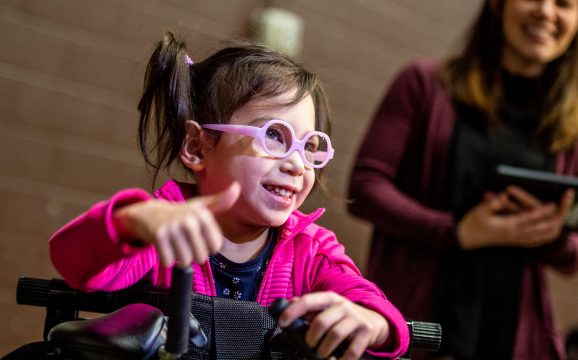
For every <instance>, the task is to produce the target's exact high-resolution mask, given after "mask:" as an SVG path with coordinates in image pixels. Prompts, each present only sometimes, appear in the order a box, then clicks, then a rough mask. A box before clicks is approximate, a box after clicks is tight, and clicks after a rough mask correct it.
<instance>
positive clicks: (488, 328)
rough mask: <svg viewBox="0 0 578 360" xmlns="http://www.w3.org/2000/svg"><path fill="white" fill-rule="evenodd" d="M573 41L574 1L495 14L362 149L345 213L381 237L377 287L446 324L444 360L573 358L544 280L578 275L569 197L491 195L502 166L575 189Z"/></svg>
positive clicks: (485, 15)
mask: <svg viewBox="0 0 578 360" xmlns="http://www.w3.org/2000/svg"><path fill="white" fill-rule="evenodd" d="M577 27H578V0H488V1H486V2H485V4H484V5H483V7H482V11H481V13H480V15H479V17H478V18H477V19H476V21H475V23H474V24H473V26H472V28H471V31H470V33H469V36H468V37H467V39H466V42H465V46H464V48H463V51H462V52H461V54H459V55H458V56H456V57H452V58H448V59H446V60H445V61H443V62H436V61H431V60H420V61H416V62H414V63H411V64H409V65H408V66H406V67H405V68H404V69H403V70H402V71H401V72H400V73H399V75H398V76H397V78H396V79H395V80H394V82H393V84H392V85H391V87H390V89H389V91H388V92H387V94H386V96H385V98H384V100H383V102H382V103H381V105H380V107H379V108H378V110H377V113H376V115H375V117H374V119H373V122H372V123H371V125H370V127H369V129H368V132H367V134H366V136H365V139H364V141H363V143H362V146H361V149H360V151H359V154H358V158H357V160H356V163H355V166H354V169H353V172H352V177H351V183H350V196H351V198H352V199H353V202H352V204H351V205H350V211H351V212H352V213H353V214H354V215H356V216H359V217H361V218H363V219H366V220H368V221H370V222H371V223H372V225H373V226H374V234H373V242H372V248H371V255H370V263H369V268H368V275H369V277H370V279H371V280H373V281H374V282H376V283H377V284H378V285H380V286H381V288H382V289H387V291H388V295H389V297H390V299H391V300H392V302H393V303H394V304H396V305H397V306H398V307H399V308H400V309H401V310H402V312H403V313H404V315H406V316H408V317H412V318H415V319H419V320H431V321H439V322H441V323H442V326H443V330H444V338H443V341H442V355H446V356H447V357H448V358H449V359H525V360H527V359H542V360H543V359H560V358H563V356H564V355H563V352H564V351H563V343H562V339H561V337H560V335H559V334H558V333H557V332H556V329H555V326H554V323H553V314H552V307H551V301H550V298H549V295H548V290H547V288H546V284H545V276H544V272H543V271H544V270H543V268H544V266H545V265H548V266H551V267H553V268H554V269H556V270H559V271H561V272H566V273H570V272H573V271H575V270H576V269H577V268H578V255H577V253H578V237H577V234H576V233H575V232H573V231H569V230H568V228H567V227H565V226H564V225H565V219H566V217H567V215H568V213H569V211H570V209H571V207H572V204H573V203H574V191H572V190H568V191H566V192H565V193H564V194H563V196H562V197H561V198H560V199H559V201H557V202H545V201H542V200H540V199H539V198H538V197H537V196H535V195H533V194H531V193H529V192H527V191H525V190H524V189H522V188H520V187H517V186H512V185H509V186H505V187H503V188H498V189H496V188H492V187H490V185H489V184H490V183H491V179H492V174H493V173H494V172H495V168H496V166H497V165H499V164H507V165H513V166H519V167H525V168H531V169H537V170H545V171H556V172H558V173H563V174H571V175H578V146H577V139H578V111H577V108H576V104H577V102H578V58H577V56H578V55H577V54H578V52H577V50H578V44H577V40H576V32H577ZM418 356H419V355H418ZM422 356H423V355H422Z"/></svg>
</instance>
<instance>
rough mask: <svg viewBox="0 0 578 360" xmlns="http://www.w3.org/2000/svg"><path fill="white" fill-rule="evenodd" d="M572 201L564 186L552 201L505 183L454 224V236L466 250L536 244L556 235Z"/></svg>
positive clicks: (548, 241) (547, 241)
mask: <svg viewBox="0 0 578 360" xmlns="http://www.w3.org/2000/svg"><path fill="white" fill-rule="evenodd" d="M573 203H574V190H567V191H566V192H565V193H564V195H563V196H562V198H561V200H560V203H559V204H558V205H556V204H554V203H543V202H541V201H540V200H538V199H537V198H536V197H534V196H533V195H531V194H530V193H528V192H526V191H524V190H522V189H521V188H519V187H516V186H509V187H508V188H507V189H506V191H504V192H502V193H500V194H487V195H486V196H485V199H484V200H483V201H482V202H481V203H480V204H478V205H477V206H476V207H474V208H473V209H471V210H470V211H469V212H468V213H467V214H466V215H465V216H464V217H463V219H462V220H461V221H460V223H459V224H458V226H457V236H458V240H459V242H460V244H461V246H462V248H464V249H466V250H470V249H477V248H483V247H489V246H514V247H525V248H533V247H538V246H541V245H544V244H547V243H550V242H552V241H554V240H555V239H556V238H558V236H559V235H560V233H561V231H562V227H563V225H564V222H565V220H566V217H567V215H568V213H569V212H570V209H571V207H572V204H573Z"/></svg>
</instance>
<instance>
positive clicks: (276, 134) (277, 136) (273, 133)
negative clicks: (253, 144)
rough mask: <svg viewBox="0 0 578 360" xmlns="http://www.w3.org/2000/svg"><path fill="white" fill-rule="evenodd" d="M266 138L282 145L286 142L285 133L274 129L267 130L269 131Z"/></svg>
mask: <svg viewBox="0 0 578 360" xmlns="http://www.w3.org/2000/svg"><path fill="white" fill-rule="evenodd" d="M265 136H266V137H267V139H271V140H275V141H277V142H279V143H281V144H283V143H284V142H285V140H284V139H283V133H282V132H281V131H279V130H277V129H274V128H272V127H270V128H269V129H267V131H266V132H265Z"/></svg>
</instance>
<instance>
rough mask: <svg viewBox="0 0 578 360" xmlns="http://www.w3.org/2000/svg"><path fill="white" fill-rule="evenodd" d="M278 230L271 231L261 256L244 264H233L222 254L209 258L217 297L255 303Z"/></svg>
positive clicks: (272, 229)
mask: <svg viewBox="0 0 578 360" xmlns="http://www.w3.org/2000/svg"><path fill="white" fill-rule="evenodd" d="M277 233H278V231H277V228H271V229H269V234H268V236H267V243H266V244H265V247H264V248H263V250H261V252H260V253H259V255H258V256H257V257H256V258H254V259H251V260H249V261H247V262H244V263H236V262H233V261H231V260H229V259H227V258H226V257H224V256H223V255H221V254H216V255H214V256H210V257H209V263H210V265H211V270H212V271H213V279H215V289H216V290H217V296H218V297H222V298H229V299H235V300H248V301H255V300H256V299H257V293H258V291H259V286H260V285H261V280H262V279H263V275H264V274H265V270H266V269H267V265H269V260H270V259H271V255H272V254H273V248H274V247H275V243H276V240H277Z"/></svg>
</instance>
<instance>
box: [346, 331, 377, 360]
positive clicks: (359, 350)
mask: <svg viewBox="0 0 578 360" xmlns="http://www.w3.org/2000/svg"><path fill="white" fill-rule="evenodd" d="M369 338H370V337H369V334H368V333H367V332H366V331H363V330H360V331H358V332H357V333H356V334H355V336H354V337H353V338H352V340H351V342H350V344H349V348H347V350H346V351H345V354H343V357H342V358H341V359H344V360H356V359H359V358H361V355H363V353H364V352H365V350H366V349H367V348H368V347H369V346H370V345H371V344H370V343H369Z"/></svg>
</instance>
